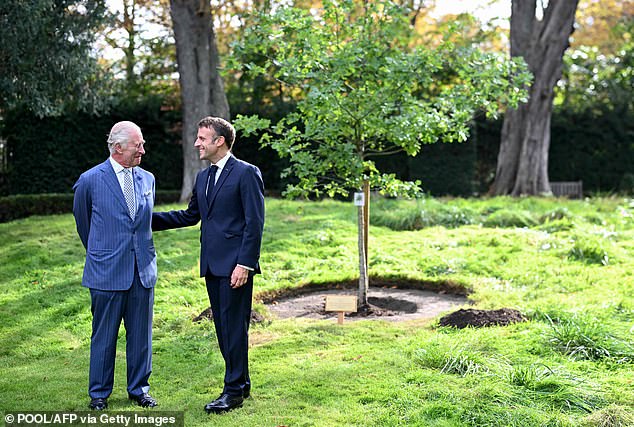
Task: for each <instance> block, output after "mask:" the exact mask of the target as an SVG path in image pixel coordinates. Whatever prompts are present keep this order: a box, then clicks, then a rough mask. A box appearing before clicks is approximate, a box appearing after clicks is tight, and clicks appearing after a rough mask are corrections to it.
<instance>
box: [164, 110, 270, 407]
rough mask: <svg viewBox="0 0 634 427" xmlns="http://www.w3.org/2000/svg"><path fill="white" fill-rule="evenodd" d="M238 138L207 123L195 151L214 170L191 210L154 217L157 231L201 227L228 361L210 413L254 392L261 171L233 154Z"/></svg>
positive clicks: (204, 267)
mask: <svg viewBox="0 0 634 427" xmlns="http://www.w3.org/2000/svg"><path fill="white" fill-rule="evenodd" d="M235 135H236V134H235V130H234V128H233V126H232V125H231V124H230V123H229V122H227V121H226V120H224V119H221V118H218V117H205V118H204V119H202V120H201V121H200V122H199V123H198V136H197V138H196V142H195V143H194V146H195V147H196V148H197V149H198V150H199V152H200V159H201V160H209V161H210V162H211V166H210V167H208V168H205V169H203V170H202V171H200V172H199V173H198V175H197V176H196V182H195V184H194V188H193V191H192V197H191V200H190V201H189V205H188V206H187V209H185V210H180V211H171V212H155V213H154V214H153V215H152V230H154V231H159V230H166V229H170V228H177V227H185V226H190V225H195V224H197V223H198V221H201V227H200V233H201V239H200V242H201V247H200V276H201V277H205V283H206V284H207V293H208V295H209V301H210V303H211V310H212V312H213V318H214V324H215V327H216V335H217V338H218V345H219V347H220V352H221V353H222V357H223V358H224V361H225V377H224V388H223V390H222V394H221V395H220V397H219V398H218V399H216V400H214V401H212V402H210V403H208V404H207V405H205V411H207V412H208V413H221V412H225V411H229V410H231V409H234V408H237V407H240V406H242V402H243V399H244V398H246V397H249V395H250V393H251V380H250V378H249V366H248V348H249V342H248V340H249V338H248V333H249V321H250V318H251V297H252V295H253V276H254V275H255V274H257V273H260V265H259V258H260V245H261V242H262V231H263V229H264V184H263V182H262V174H261V173H260V170H259V169H258V168H257V167H256V166H253V165H251V164H249V163H247V162H243V161H241V160H238V159H236V158H235V157H234V156H233V155H232V154H231V148H232V146H233V143H234V141H235Z"/></svg>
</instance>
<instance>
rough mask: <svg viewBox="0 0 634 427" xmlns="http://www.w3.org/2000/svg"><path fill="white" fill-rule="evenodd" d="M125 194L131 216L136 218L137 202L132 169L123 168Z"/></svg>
mask: <svg viewBox="0 0 634 427" xmlns="http://www.w3.org/2000/svg"><path fill="white" fill-rule="evenodd" d="M123 196H124V197H125V202H126V203H127V204H128V212H129V213H130V218H132V219H134V215H135V214H136V212H135V211H136V204H135V203H134V186H133V185H132V169H123Z"/></svg>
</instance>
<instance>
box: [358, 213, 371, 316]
mask: <svg viewBox="0 0 634 427" xmlns="http://www.w3.org/2000/svg"><path fill="white" fill-rule="evenodd" d="M366 203H367V202H366ZM357 209H358V221H357V225H358V230H359V236H358V237H359V240H358V243H359V293H358V298H357V307H359V309H361V308H362V307H367V305H368V287H369V280H368V264H367V261H366V257H365V231H364V227H365V226H364V224H365V220H364V218H365V215H364V214H363V211H364V210H365V207H364V206H359V207H358V208H357Z"/></svg>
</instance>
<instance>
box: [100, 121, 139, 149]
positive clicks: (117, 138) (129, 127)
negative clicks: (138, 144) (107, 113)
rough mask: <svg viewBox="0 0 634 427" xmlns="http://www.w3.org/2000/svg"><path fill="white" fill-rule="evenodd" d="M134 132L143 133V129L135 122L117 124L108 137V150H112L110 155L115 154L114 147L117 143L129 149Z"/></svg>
mask: <svg viewBox="0 0 634 427" xmlns="http://www.w3.org/2000/svg"><path fill="white" fill-rule="evenodd" d="M134 132H139V133H141V128H140V127H138V126H137V125H136V124H135V123H133V122H128V121H125V122H118V123H115V125H114V126H113V127H112V129H110V134H109V135H108V150H110V154H113V153H114V151H115V149H114V145H115V144H117V143H118V144H121V146H122V147H124V148H125V147H127V146H128V142H129V141H130V138H131V137H132V135H133V133H134Z"/></svg>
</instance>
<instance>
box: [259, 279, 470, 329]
mask: <svg viewBox="0 0 634 427" xmlns="http://www.w3.org/2000/svg"><path fill="white" fill-rule="evenodd" d="M327 295H356V290H355V289H316V290H311V291H308V292H306V293H301V294H298V295H292V296H280V297H279V298H274V299H271V300H270V301H267V302H265V304H266V307H267V308H268V309H269V311H270V312H271V313H272V314H273V315H274V316H275V317H277V318H278V319H288V318H307V319H336V318H337V313H336V312H326V311H325V302H326V296H327ZM368 302H369V303H370V310H369V311H368V312H366V313H362V314H361V313H346V315H345V317H346V320H360V319H383V320H391V321H404V320H412V319H424V318H433V317H436V316H438V315H440V314H442V313H445V312H447V311H449V310H451V309H453V308H455V307H459V306H462V305H465V304H467V303H468V300H467V298H466V296H464V295H457V294H450V293H443V292H440V293H439V292H434V291H430V290H423V289H397V288H394V287H370V289H369V291H368Z"/></svg>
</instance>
